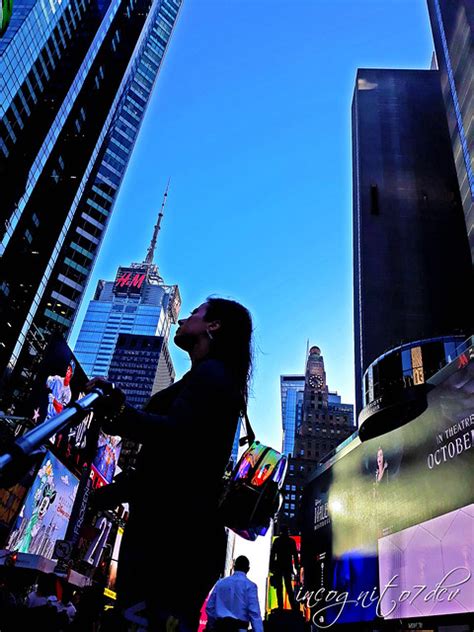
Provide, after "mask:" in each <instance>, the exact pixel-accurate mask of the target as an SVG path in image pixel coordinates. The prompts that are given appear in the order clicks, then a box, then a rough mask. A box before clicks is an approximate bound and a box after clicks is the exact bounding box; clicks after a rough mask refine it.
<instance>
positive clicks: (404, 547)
mask: <svg viewBox="0 0 474 632" xmlns="http://www.w3.org/2000/svg"><path fill="white" fill-rule="evenodd" d="M473 560H474V504H472V505H469V506H468V507H463V508H462V509H456V510H455V511H450V512H449V513H447V514H444V516H438V517H437V518H433V519H432V520H427V521H426V522H422V523H421V524H418V525H415V526H414V527H409V528H408V529H403V531H400V532H399V533H394V534H392V535H388V536H386V537H385V538H381V539H380V540H379V573H380V585H381V586H385V587H386V591H385V598H384V601H385V602H386V604H387V605H388V608H387V610H386V611H385V613H384V618H385V619H402V618H412V617H419V616H434V615H440V614H458V613H460V612H464V613H468V612H473V611H474V577H473V574H472V572H471V571H472V562H473ZM394 577H395V578H396V579H395V580H394V579H393V578H394Z"/></svg>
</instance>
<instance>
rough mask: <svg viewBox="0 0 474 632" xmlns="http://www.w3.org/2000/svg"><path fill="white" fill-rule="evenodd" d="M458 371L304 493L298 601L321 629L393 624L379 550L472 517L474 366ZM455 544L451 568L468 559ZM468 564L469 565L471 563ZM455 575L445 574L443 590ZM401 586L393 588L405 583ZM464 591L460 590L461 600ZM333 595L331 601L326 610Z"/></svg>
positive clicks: (418, 553)
mask: <svg viewBox="0 0 474 632" xmlns="http://www.w3.org/2000/svg"><path fill="white" fill-rule="evenodd" d="M458 366H459V367H460V368H459V369H458V370H456V371H454V372H452V373H451V374H450V375H449V376H448V377H447V378H446V379H445V380H444V381H443V382H441V383H438V385H437V386H436V387H435V388H433V390H432V391H431V392H430V393H429V394H428V407H427V409H426V410H425V412H424V413H423V414H421V415H420V416H419V417H417V418H416V419H414V420H413V421H411V422H410V423H408V424H406V425H405V426H402V427H400V428H398V429H397V430H393V431H392V432H390V433H387V434H384V435H382V436H380V437H377V438H374V439H371V440H369V441H366V442H365V443H361V442H360V441H359V440H358V439H355V440H354V441H352V442H351V443H350V444H349V445H347V446H346V447H345V448H343V449H342V450H341V452H340V453H339V454H338V455H337V456H336V457H334V458H333V459H332V460H331V461H329V462H328V463H327V464H325V465H323V466H322V467H321V468H320V470H319V471H318V472H317V474H316V475H315V477H314V478H313V479H312V480H311V481H310V482H309V483H308V485H307V486H306V488H305V493H304V497H303V508H302V509H303V512H302V516H303V528H302V551H301V554H302V564H303V567H304V589H303V590H301V591H300V594H299V600H300V601H301V602H302V603H305V604H309V605H310V609H311V612H312V618H313V622H314V623H317V624H318V625H319V627H328V626H329V625H332V624H333V623H336V622H337V623H348V622H354V621H368V620H373V619H374V618H376V617H381V618H386V616H389V615H387V612H388V610H387V607H386V604H385V603H384V600H387V599H388V597H387V590H388V589H387V587H386V580H387V573H385V570H386V569H387V568H395V567H396V565H397V564H396V563H395V562H393V563H392V562H390V563H388V562H386V560H387V556H386V555H385V556H384V560H385V561H384V563H383V564H382V567H381V568H383V569H384V573H381V576H380V579H379V564H381V561H380V559H379V558H378V552H379V550H385V551H386V550H388V549H387V547H390V546H392V545H393V542H394V541H397V542H399V541H400V538H403V537H404V536H403V535H401V534H403V533H412V532H411V531H409V530H410V529H411V528H412V527H415V526H418V531H417V532H419V530H420V529H421V527H422V526H423V525H428V526H429V528H430V529H431V528H434V529H437V528H438V526H437V525H439V524H442V523H443V524H444V522H443V521H441V522H437V520H441V518H439V517H442V516H445V515H446V514H448V515H450V514H451V512H459V511H460V510H461V512H462V514H463V515H464V514H466V512H469V511H470V510H469V509H467V508H468V507H469V506H470V505H472V503H473V501H474V468H473V456H474V449H473V439H474V388H473V385H474V362H473V361H472V359H471V360H470V361H469V360H468V357H467V355H466V356H465V357H464V360H463V362H460V363H459V365H458ZM433 519H435V520H434V521H433ZM457 519H458V520H459V519H460V518H459V517H458V518H457ZM430 521H433V522H430ZM433 524H434V527H433ZM423 528H425V527H424V526H423ZM395 534H398V535H399V536H400V538H398V539H397V538H396V537H395ZM418 537H419V536H417V538H418ZM394 538H395V540H394ZM419 542H420V547H421V545H422V540H421V539H420V540H419ZM454 544H455V547H457V549H456V551H454V550H453V551H452V553H453V556H454V557H452V558H448V562H447V563H448V565H449V564H451V561H450V560H451V559H452V560H453V561H452V563H453V564H454V563H457V562H455V561H454V560H455V556H456V555H457V556H458V557H457V558H456V559H461V558H462V555H463V553H462V551H463V550H464V549H465V546H466V542H465V540H462V539H460V538H458V540H457V542H455V543H454ZM384 547H385V548H384ZM410 553H411V556H412V559H413V560H416V559H424V558H423V556H424V553H423V551H422V548H419V550H414V551H411V552H410ZM434 559H435V557H433V560H434ZM468 559H470V561H469V564H470V565H472V556H471V558H468V556H467V557H466V560H468ZM466 563H467V562H466ZM449 570H451V569H449V568H446V569H444V568H441V567H439V568H438V570H437V572H438V574H440V576H439V578H437V581H438V582H439V581H441V580H442V579H443V577H442V576H443V575H444V573H445V572H448V571H449ZM472 570H473V569H472V568H469V572H471V573H472ZM396 574H397V573H396V572H394V575H396ZM410 577H412V576H410ZM389 579H390V578H389ZM432 579H433V578H432ZM399 580H400V578H397V579H396V580H395V581H398V583H399V584H400V581H401V580H400V581H399ZM403 581H405V580H403ZM410 581H411V579H410ZM432 588H434V586H433V587H432ZM403 590H408V588H407V587H406V586H405V587H404V588H403ZM427 590H428V589H427ZM466 590H467V588H466V586H460V591H461V593H463V592H464V593H465V592H466ZM330 591H332V592H330ZM384 591H385V592H384ZM328 595H330V596H331V599H330V600H329V601H330V602H329V603H328V602H325V603H323V601H322V599H323V598H326V597H327V596H328ZM337 599H339V601H338V602H337V601H336V600H337ZM463 600H464V601H463ZM458 601H459V603H458V604H457V606H456V605H453V610H455V611H456V612H459V613H462V612H465V611H466V610H465V609H464V607H463V606H462V605H461V604H462V603H465V602H466V599H465V598H464V597H462V598H461V599H460V600H458ZM400 616H402V615H400ZM404 616H405V615H404ZM410 616H414V615H410Z"/></svg>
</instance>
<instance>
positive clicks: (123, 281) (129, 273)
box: [113, 266, 148, 296]
mask: <svg viewBox="0 0 474 632" xmlns="http://www.w3.org/2000/svg"><path fill="white" fill-rule="evenodd" d="M147 274H148V267H146V266H144V267H143V268H119V269H118V270H117V276H116V277H115V281H114V289H113V292H114V294H117V295H126V296H139V295H140V294H141V293H142V290H143V288H144V287H145V285H146V280H147Z"/></svg>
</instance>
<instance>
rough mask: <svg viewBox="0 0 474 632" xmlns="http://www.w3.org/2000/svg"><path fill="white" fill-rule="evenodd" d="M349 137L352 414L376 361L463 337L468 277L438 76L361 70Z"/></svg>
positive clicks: (467, 256)
mask: <svg viewBox="0 0 474 632" xmlns="http://www.w3.org/2000/svg"><path fill="white" fill-rule="evenodd" d="M352 136H353V220H354V226H353V238H354V330H355V359H356V367H355V369H356V406H357V413H359V411H360V410H361V408H362V397H363V382H364V380H366V381H368V378H367V376H366V375H365V373H366V371H367V369H368V367H369V365H370V364H371V363H372V362H374V361H375V360H376V359H377V358H379V357H380V356H382V355H383V354H384V353H386V352H388V351H389V350H391V349H394V348H396V347H399V346H400V345H401V344H403V343H407V342H410V343H411V342H415V341H423V340H425V341H427V340H428V339H430V338H445V337H448V338H449V337H450V336H453V335H460V336H461V337H462V335H463V334H465V335H468V334H469V333H470V328H471V325H472V315H471V314H472V298H471V294H472V276H471V259H470V254H469V246H468V240H467V235H466V228H465V223H464V216H463V209H462V204H461V199H460V195H459V187H458V182H457V177H456V170H455V167H454V161H453V156H452V151H451V142H450V136H449V132H448V126H447V122H446V115H445V111H444V101H443V97H442V94H441V88H440V84H439V74H438V71H430V70H377V69H372V70H365V69H359V70H358V72H357V79H356V88H355V92H354V100H353V105H352ZM445 341H446V343H449V342H450V340H448V339H447V338H446V340H445ZM420 344H421V347H422V346H423V343H422V342H421V343H420ZM418 346H420V345H418ZM407 369H408V367H407ZM410 370H412V369H410ZM398 377H399V379H400V380H402V364H401V360H400V371H399V376H398ZM364 386H365V385H364ZM367 386H369V385H367Z"/></svg>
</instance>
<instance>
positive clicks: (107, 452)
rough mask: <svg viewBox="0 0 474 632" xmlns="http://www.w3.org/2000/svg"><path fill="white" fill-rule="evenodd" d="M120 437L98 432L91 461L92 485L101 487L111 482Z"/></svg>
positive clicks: (120, 442) (120, 440) (118, 452)
mask: <svg viewBox="0 0 474 632" xmlns="http://www.w3.org/2000/svg"><path fill="white" fill-rule="evenodd" d="M121 447H122V439H121V438H120V437H114V436H111V435H108V434H105V433H104V432H102V431H101V432H100V434H99V441H98V445H97V453H96V455H95V457H94V460H93V461H92V476H93V478H94V479H95V483H94V487H102V486H103V485H107V484H108V483H111V482H112V480H113V478H114V475H115V471H116V469H117V464H118V460H119V457H120V450H121Z"/></svg>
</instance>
